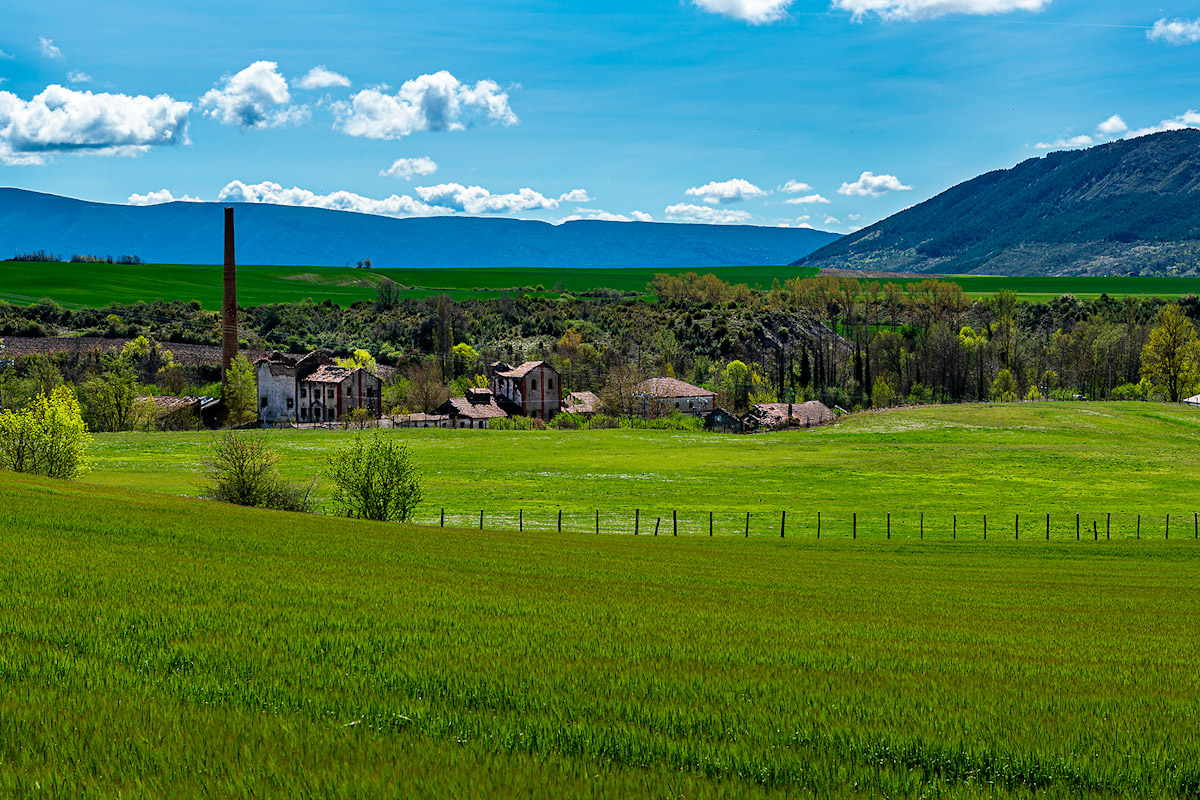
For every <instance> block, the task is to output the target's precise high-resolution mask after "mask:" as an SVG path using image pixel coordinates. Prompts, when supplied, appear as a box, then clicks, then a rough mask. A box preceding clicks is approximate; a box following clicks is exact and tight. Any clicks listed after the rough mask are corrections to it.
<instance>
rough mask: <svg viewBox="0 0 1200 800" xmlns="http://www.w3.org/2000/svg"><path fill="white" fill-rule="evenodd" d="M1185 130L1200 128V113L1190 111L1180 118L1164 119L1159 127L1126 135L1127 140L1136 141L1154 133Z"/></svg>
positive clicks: (1153, 126)
mask: <svg viewBox="0 0 1200 800" xmlns="http://www.w3.org/2000/svg"><path fill="white" fill-rule="evenodd" d="M1184 128H1200V111H1195V110H1188V111H1185V112H1184V113H1182V114H1180V115H1179V116H1178V117H1171V118H1170V119H1164V120H1163V121H1162V122H1160V123H1158V124H1157V125H1152V126H1150V127H1149V128H1140V129H1138V130H1136V131H1129V132H1128V133H1126V134H1125V138H1126V139H1136V138H1137V137H1139V136H1149V135H1150V134H1152V133H1162V132H1163V131H1180V130H1183V129H1184Z"/></svg>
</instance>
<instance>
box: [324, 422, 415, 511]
mask: <svg viewBox="0 0 1200 800" xmlns="http://www.w3.org/2000/svg"><path fill="white" fill-rule="evenodd" d="M325 473H326V475H328V476H329V479H330V480H332V481H333V486H334V499H335V500H336V501H337V502H338V504H339V505H341V506H342V508H343V509H344V510H345V511H346V512H347V514H349V515H351V516H356V517H362V518H363V519H370V520H375V521H376V522H390V521H393V520H396V521H399V522H407V521H408V520H410V519H411V518H412V515H413V513H414V512H415V511H416V509H417V506H418V505H419V504H420V502H421V499H422V494H421V471H420V469H418V468H417V465H416V464H415V463H414V461H413V458H412V454H411V453H410V452H409V450H408V447H407V446H405V445H403V444H401V443H400V442H398V441H396V440H395V439H390V438H384V437H383V436H382V435H380V434H379V433H378V432H376V433H373V434H371V435H370V436H366V435H364V434H361V433H360V434H358V435H356V436H355V437H354V442H353V444H351V445H350V446H349V447H345V448H343V449H341V450H338V451H337V452H335V453H334V454H333V455H331V456H330V457H329V462H328V464H327V466H326V470H325Z"/></svg>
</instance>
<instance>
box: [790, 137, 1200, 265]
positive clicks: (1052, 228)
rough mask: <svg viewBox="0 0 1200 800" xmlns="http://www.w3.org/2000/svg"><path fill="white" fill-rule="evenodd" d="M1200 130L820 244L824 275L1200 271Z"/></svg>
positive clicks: (1071, 158) (961, 190)
mask: <svg viewBox="0 0 1200 800" xmlns="http://www.w3.org/2000/svg"><path fill="white" fill-rule="evenodd" d="M1198 190H1200V131H1198V130H1181V131H1168V132H1166V133H1159V134H1154V135H1152V136H1143V137H1139V138H1136V139H1129V140H1122V141H1118V142H1113V143H1111V144H1106V145H1101V146H1099V147H1093V148H1090V149H1088V150H1072V151H1061V152H1055V153H1050V154H1048V155H1046V156H1044V157H1042V158H1035V159H1030V160H1029V161H1025V162H1023V163H1021V164H1018V165H1017V166H1015V167H1013V168H1012V169H1007V170H999V171H996V172H989V173H987V174H986V175H981V176H980V177H978V178H975V179H974V180H971V181H967V182H966V183H963V184H960V185H958V186H955V187H954V188H952V189H949V190H948V191H946V192H943V193H942V194H940V195H938V196H937V197H934V198H932V199H931V200H928V201H926V202H924V203H921V204H920V205H917V206H914V207H912V208H909V209H907V210H905V211H901V212H900V213H899V214H896V215H894V216H891V217H889V218H887V219H885V220H883V221H881V222H879V223H876V224H875V225H872V226H870V227H868V228H865V229H863V230H861V231H859V232H857V233H855V234H853V235H851V236H847V237H845V238H844V239H841V240H839V241H836V242H833V243H831V244H829V245H826V246H825V247H823V248H821V249H820V250H818V251H817V252H815V253H813V254H811V255H809V256H808V257H806V258H803V259H800V261H798V262H797V263H803V264H805V265H808V266H817V267H844V268H851V269H872V270H892V271H905V272H928V273H938V272H940V273H978V274H1005V275H1168V274H1178V275H1197V274H1200V194H1198V193H1197V192H1198Z"/></svg>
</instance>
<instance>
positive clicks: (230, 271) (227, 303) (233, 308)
mask: <svg viewBox="0 0 1200 800" xmlns="http://www.w3.org/2000/svg"><path fill="white" fill-rule="evenodd" d="M224 289H225V292H224V296H223V297H222V300H221V388H222V389H223V390H226V391H225V392H224V393H225V396H226V397H228V396H229V394H228V391H227V390H228V389H229V368H230V366H232V364H233V359H234V358H236V357H237V352H238V329H237V322H238V319H237V266H236V263H235V261H234V257H233V209H232V208H226V209H225V283H224Z"/></svg>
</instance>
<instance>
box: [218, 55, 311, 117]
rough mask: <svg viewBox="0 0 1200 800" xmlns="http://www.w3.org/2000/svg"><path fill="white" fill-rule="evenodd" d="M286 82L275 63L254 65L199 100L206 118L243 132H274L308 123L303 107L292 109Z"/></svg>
mask: <svg viewBox="0 0 1200 800" xmlns="http://www.w3.org/2000/svg"><path fill="white" fill-rule="evenodd" d="M291 99H292V97H291V93H290V92H289V91H288V84H287V80H286V79H285V78H284V77H283V75H281V74H279V68H278V65H277V64H276V63H275V62H274V61H255V62H254V63H253V64H251V65H250V66H248V67H246V68H245V69H244V70H242V71H241V72H239V73H237V74H235V75H226V76H225V77H223V78H222V79H221V81H220V83H219V84H218V86H217V88H214V89H209V90H208V91H207V92H205V93H204V96H203V97H201V98H200V108H202V109H204V113H205V115H207V116H209V117H212V118H213V119H216V120H218V121H219V122H221V123H222V124H225V125H237V126H238V127H240V128H273V127H277V126H280V125H287V124H289V123H299V122H303V121H304V120H306V119H308V109H307V108H306V107H304V106H289V105H287V104H288V102H289V101H290V100H291Z"/></svg>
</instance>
